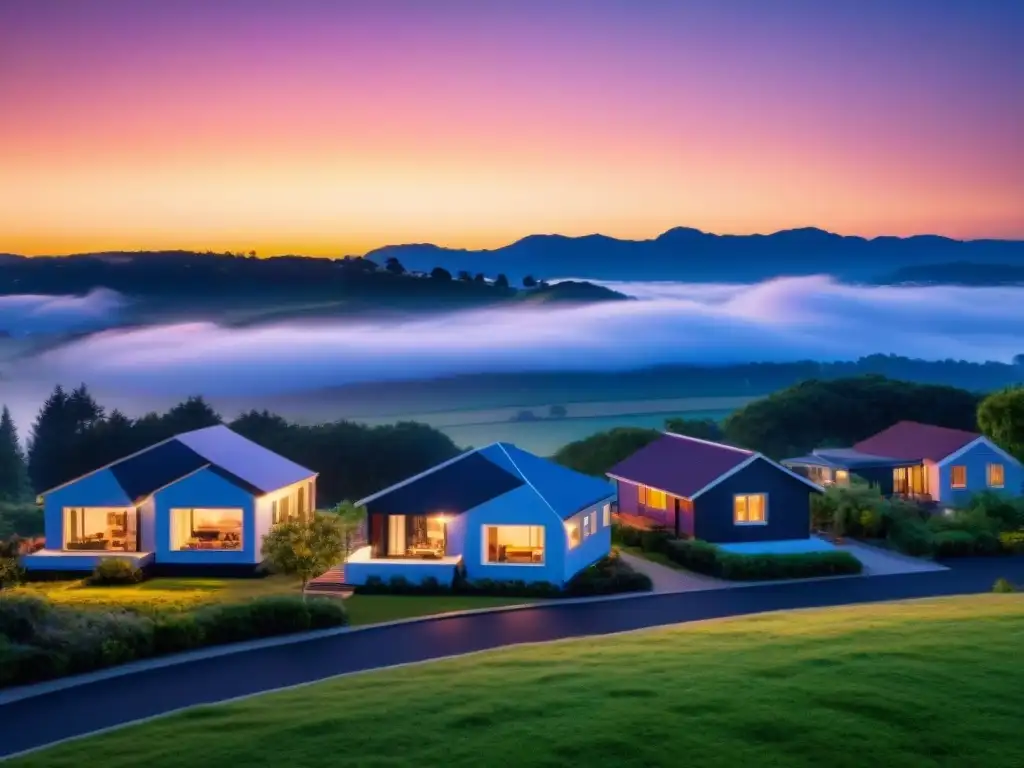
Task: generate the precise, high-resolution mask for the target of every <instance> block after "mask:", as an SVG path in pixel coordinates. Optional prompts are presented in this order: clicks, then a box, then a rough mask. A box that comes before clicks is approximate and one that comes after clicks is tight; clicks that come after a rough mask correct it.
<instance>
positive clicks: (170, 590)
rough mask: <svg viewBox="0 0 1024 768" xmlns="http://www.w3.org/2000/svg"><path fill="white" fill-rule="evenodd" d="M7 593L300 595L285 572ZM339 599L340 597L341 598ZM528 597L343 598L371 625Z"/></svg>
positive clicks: (69, 600)
mask: <svg viewBox="0 0 1024 768" xmlns="http://www.w3.org/2000/svg"><path fill="white" fill-rule="evenodd" d="M4 594H5V595H6V594H31V595H39V596H41V597H46V598H47V599H49V600H50V601H51V602H53V603H55V604H57V605H66V606H70V607H72V608H85V609H96V610H103V609H110V608H130V609H132V610H136V611H143V612H153V611H160V612H170V611H189V610H192V609H194V608H198V607H200V606H203V605H210V604H213V603H232V602H240V601H243V600H250V599H252V598H254V597H261V596H264V595H281V594H290V595H298V594H299V582H298V581H297V580H295V579H291V578H288V577H285V576H267V577H266V578H262V579H204V578H180V579H172V578H156V579H150V580H149V581H144V582H142V583H141V584H133V585H131V586H124V587H92V586H89V585H88V584H86V583H84V582H83V581H54V582H36V583H32V584H27V585H25V586H22V587H18V588H17V589H15V590H12V591H11V592H10V593H8V592H5V593H4ZM339 599H340V598H339ZM531 602H534V601H533V600H531V599H529V598H506V597H473V596H459V595H352V596H351V597H349V598H347V599H346V600H345V607H346V608H347V609H348V613H349V623H351V624H375V623H378V622H382V621H395V620H396V619H408V618H413V617H416V616H430V615H432V614H435V613H448V612H449V611H465V610H472V609H478V608H494V607H498V606H503V605H523V604H524V603H531Z"/></svg>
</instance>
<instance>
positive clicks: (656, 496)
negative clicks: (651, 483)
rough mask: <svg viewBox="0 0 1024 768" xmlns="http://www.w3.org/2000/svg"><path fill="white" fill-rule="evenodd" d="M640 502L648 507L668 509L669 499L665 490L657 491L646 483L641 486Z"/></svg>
mask: <svg viewBox="0 0 1024 768" xmlns="http://www.w3.org/2000/svg"><path fill="white" fill-rule="evenodd" d="M640 503H641V504H643V505H644V506H645V507H647V508H648V509H667V508H668V499H667V497H666V495H665V492H664V491H656V490H655V489H654V488H648V487H647V486H646V485H641V486H640Z"/></svg>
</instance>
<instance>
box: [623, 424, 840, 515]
mask: <svg viewBox="0 0 1024 768" xmlns="http://www.w3.org/2000/svg"><path fill="white" fill-rule="evenodd" d="M758 460H761V461H766V462H768V463H769V464H771V465H772V466H773V467H775V468H776V469H778V470H779V471H780V472H784V473H786V474H788V475H790V476H792V477H793V478H795V479H797V480H799V481H800V482H802V483H804V484H805V485H809V486H810V487H811V488H813V489H815V490H818V491H821V490H822V488H821V487H820V486H818V485H816V484H815V483H812V482H811V481H810V480H808V479H807V478H805V477H801V476H800V475H798V474H796V473H795V472H792V471H791V470H789V469H786V468H785V467H783V466H782V465H781V464H777V463H776V462H774V461H772V460H771V459H769V458H768V457H766V456H764V455H762V454H760V453H756V452H755V451H748V450H746V449H744V448H736V447H735V446H731V445H726V444H724V443H714V442H712V441H710V440H701V439H700V438H696V437H689V436H687V435H677V434H675V433H673V432H665V433H663V434H662V436H661V437H659V438H657V439H656V440H655V441H654V442H652V443H648V444H647V445H646V446H644V447H643V448H641V449H640V450H639V451H637V452H636V453H634V454H633V455H632V456H630V457H629V458H628V459H626V460H624V461H621V462H619V463H618V464H616V465H615V466H614V467H612V468H611V469H610V470H609V471H608V477H610V478H612V479H614V480H623V481H625V482H629V483H635V484H637V485H646V486H647V487H649V488H654V489H655V490H659V491H663V492H665V493H668V494H671V495H672V496H679V497H682V498H686V499H693V498H696V497H697V496H699V495H701V494H702V493H704V492H705V491H707V490H709V489H710V488H712V487H714V486H715V485H717V484H718V483H719V482H721V481H722V480H724V479H725V478H726V477H728V476H729V475H732V474H734V473H736V472H739V471H740V470H741V469H743V468H744V467H746V466H748V465H750V464H753V463H754V462H755V461H758Z"/></svg>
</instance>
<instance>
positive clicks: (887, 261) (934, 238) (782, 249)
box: [365, 227, 1024, 282]
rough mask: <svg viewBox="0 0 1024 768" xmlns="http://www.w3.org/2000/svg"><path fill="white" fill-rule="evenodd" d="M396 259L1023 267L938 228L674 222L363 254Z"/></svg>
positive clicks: (673, 270)
mask: <svg viewBox="0 0 1024 768" xmlns="http://www.w3.org/2000/svg"><path fill="white" fill-rule="evenodd" d="M392 257H393V258H396V259H398V260H399V261H400V262H401V263H402V264H403V265H405V267H406V268H407V269H414V270H424V269H428V268H431V267H433V266H434V265H437V264H440V265H441V266H443V267H445V268H446V269H450V270H453V271H454V270H467V271H484V272H487V273H488V274H493V273H497V272H502V273H504V274H506V275H508V276H509V278H510V279H512V280H514V281H519V280H522V278H523V277H525V276H526V275H532V276H534V277H537V278H544V279H556V278H566V277H575V278H581V279H586V280H682V281H693V282H719V281H728V282H733V281H738V282H748V281H756V280H763V279H766V278H769V277H779V276H783V275H811V274H821V273H828V274H831V275H834V276H835V277H837V278H839V279H843V280H852V281H872V282H874V281H876V280H877V279H878V275H880V274H884V273H887V272H891V271H893V270H897V269H902V268H904V267H920V268H926V267H928V266H929V265H932V264H948V263H954V262H959V263H967V264H970V263H978V264H1005V265H1008V266H1014V267H1017V266H1019V267H1022V268H1024V241H1022V240H954V239H952V238H948V237H941V236H939V235H914V236H912V237H889V236H883V237H875V238H870V239H869V238H864V237H858V236H852V235H837V234H835V233H832V232H826V231H825V230H822V229H817V228H814V227H806V228H802V229H789V230H782V231H780V232H775V233H773V234H769V235H716V234H711V233H707V232H703V231H701V230H699V229H693V228H690V227H675V228H673V229H670V230H668V231H667V232H663V233H662V234H661V235H658V236H657V237H655V238H653V239H650V240H620V239H617V238H614V237H609V236H607V235H600V234H594V235H584V236H582V237H568V236H565V235H529V236H527V237H524V238H522V239H521V240H517V241H516V242H514V243H511V244H510V245H506V246H503V247H501V248H495V249H492V250H467V249H457V248H444V247H441V246H438V245H434V244H432V243H414V244H408V245H389V246H385V247H383V248H377V249H375V250H372V251H369V252H368V253H367V254H366V256H365V258H368V259H371V260H372V261H374V262H376V263H378V264H383V263H384V262H385V261H386V260H387V259H388V258H392Z"/></svg>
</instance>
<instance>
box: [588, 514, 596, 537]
mask: <svg viewBox="0 0 1024 768" xmlns="http://www.w3.org/2000/svg"><path fill="white" fill-rule="evenodd" d="M595 533H597V510H596V509H595V510H594V514H592V515H591V516H590V535H591V536H593V535H594V534H595Z"/></svg>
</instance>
